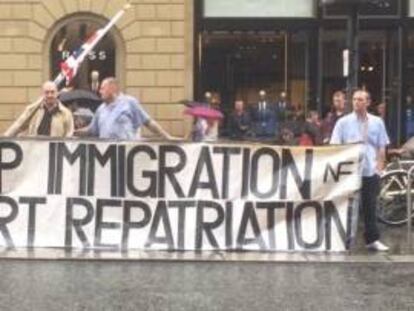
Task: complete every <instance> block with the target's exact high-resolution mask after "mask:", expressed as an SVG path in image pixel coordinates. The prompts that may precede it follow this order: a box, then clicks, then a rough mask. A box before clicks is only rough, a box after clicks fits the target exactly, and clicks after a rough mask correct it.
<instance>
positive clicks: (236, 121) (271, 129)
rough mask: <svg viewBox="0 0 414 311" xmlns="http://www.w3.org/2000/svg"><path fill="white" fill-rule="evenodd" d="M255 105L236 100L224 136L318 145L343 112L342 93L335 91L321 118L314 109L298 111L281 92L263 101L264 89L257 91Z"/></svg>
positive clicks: (343, 97) (325, 142) (343, 94)
mask: <svg viewBox="0 0 414 311" xmlns="http://www.w3.org/2000/svg"><path fill="white" fill-rule="evenodd" d="M259 96H260V100H259V102H258V103H257V104H254V105H249V106H248V107H245V103H244V102H243V100H240V99H238V100H236V101H235V103H234V110H233V112H232V113H231V115H230V116H229V120H228V135H229V137H230V138H231V139H236V140H259V141H267V142H273V143H275V144H278V145H291V146H293V145H302V146H319V145H323V144H327V143H329V138H330V135H331V133H332V130H333V128H334V125H335V123H336V121H337V120H338V119H339V118H340V117H342V116H343V115H344V114H345V93H344V92H342V91H337V92H335V93H334V94H333V97H332V108H331V110H330V111H329V112H328V113H327V114H326V116H325V118H323V119H322V118H321V117H320V114H319V113H318V112H317V111H316V110H308V111H306V112H304V111H303V110H298V109H297V108H296V107H294V106H293V105H291V104H290V103H289V102H288V101H287V100H286V93H285V92H282V93H281V95H280V99H279V100H278V101H276V102H275V103H271V102H268V101H267V100H266V92H265V91H263V90H262V91H260V92H259Z"/></svg>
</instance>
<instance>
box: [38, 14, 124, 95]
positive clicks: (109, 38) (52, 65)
mask: <svg viewBox="0 0 414 311" xmlns="http://www.w3.org/2000/svg"><path fill="white" fill-rule="evenodd" d="M106 23H107V20H106V19H104V18H101V17H99V16H96V15H90V14H87V15H85V14H83V15H75V16H70V17H68V18H65V19H63V20H61V21H59V22H58V23H56V25H55V26H54V27H53V31H52V32H51V34H50V36H49V40H47V44H46V49H45V52H46V53H45V54H46V55H47V58H48V59H47V64H48V66H47V68H46V72H45V75H46V76H47V77H48V78H49V79H52V80H53V79H54V78H55V77H56V76H57V74H58V73H59V72H60V64H61V62H62V61H64V60H65V59H67V58H68V57H69V56H70V55H71V53H73V52H74V51H76V50H77V49H78V48H79V47H80V46H81V45H82V44H83V42H85V41H86V40H87V39H88V38H89V37H90V36H92V35H93V34H94V33H95V31H97V30H98V29H99V28H102V27H103V26H104V25H105V24H106ZM122 59H124V45H123V41H122V39H121V36H120V34H119V32H118V31H117V29H116V28H113V29H112V30H111V31H110V32H109V33H108V34H107V35H106V36H105V37H104V38H103V39H102V40H101V41H100V42H99V43H98V44H97V46H96V47H95V48H94V50H93V51H92V52H91V53H89V55H88V57H87V58H86V59H85V61H84V62H83V63H82V65H81V67H80V68H79V70H78V74H77V75H76V77H75V78H74V79H73V81H72V83H71V85H72V86H73V87H74V88H80V89H86V90H92V91H96V90H97V88H98V85H99V82H100V81H102V80H103V79H104V78H106V77H109V76H115V77H117V78H118V79H119V80H120V81H121V84H122V81H123V76H124V74H123V68H121V66H120V64H121V60H122Z"/></svg>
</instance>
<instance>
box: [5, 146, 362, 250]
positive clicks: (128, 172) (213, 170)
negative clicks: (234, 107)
mask: <svg viewBox="0 0 414 311" xmlns="http://www.w3.org/2000/svg"><path fill="white" fill-rule="evenodd" d="M359 152H360V146H359V145H352V146H336V147H323V148H304V147H289V148H288V147H286V148H284V147H274V146H269V145H259V144H257V145H248V144H245V145H243V144H195V143H183V144H181V145H174V144H164V143H137V142H102V141H100V142H98V141H75V140H65V141H63V140H62V141H60V140H0V179H1V184H0V188H1V196H0V246H8V247H66V248H84V249H89V248H97V249H102V248H104V249H108V248H109V249H115V250H126V249H143V250H147V249H170V250H171V249H172V250H212V249H221V250H260V251H279V250H283V251H284V250H289V251H294V250H295V251H296V250H316V251H325V250H327V251H341V250H345V249H347V248H348V246H349V243H350V242H351V240H352V238H353V237H354V235H355V226H354V225H353V224H354V223H355V219H356V217H357V209H356V208H355V206H356V204H355V203H356V200H355V199H354V198H355V194H356V192H357V191H358V189H359V187H360V175H359Z"/></svg>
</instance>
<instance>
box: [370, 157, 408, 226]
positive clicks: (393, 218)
mask: <svg viewBox="0 0 414 311" xmlns="http://www.w3.org/2000/svg"><path fill="white" fill-rule="evenodd" d="M413 166H414V160H404V159H401V158H400V156H397V157H394V158H393V161H391V162H390V163H389V164H388V165H387V166H386V168H385V170H384V174H382V175H381V176H380V193H379V196H378V205H377V206H378V210H377V217H378V219H379V221H380V222H382V223H384V224H387V225H390V226H402V225H404V224H405V223H407V221H408V216H407V190H408V171H409V170H410V168H411V167H413ZM412 189H414V187H412ZM410 216H411V217H413V216H414V210H413V213H412V214H411V215H410Z"/></svg>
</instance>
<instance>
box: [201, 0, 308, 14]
mask: <svg viewBox="0 0 414 311" xmlns="http://www.w3.org/2000/svg"><path fill="white" fill-rule="evenodd" d="M315 12H316V9H315V1H312V0H278V1H275V0H204V17H299V18H301V17H302V18H304V17H305V18H306V17H314V16H315Z"/></svg>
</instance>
